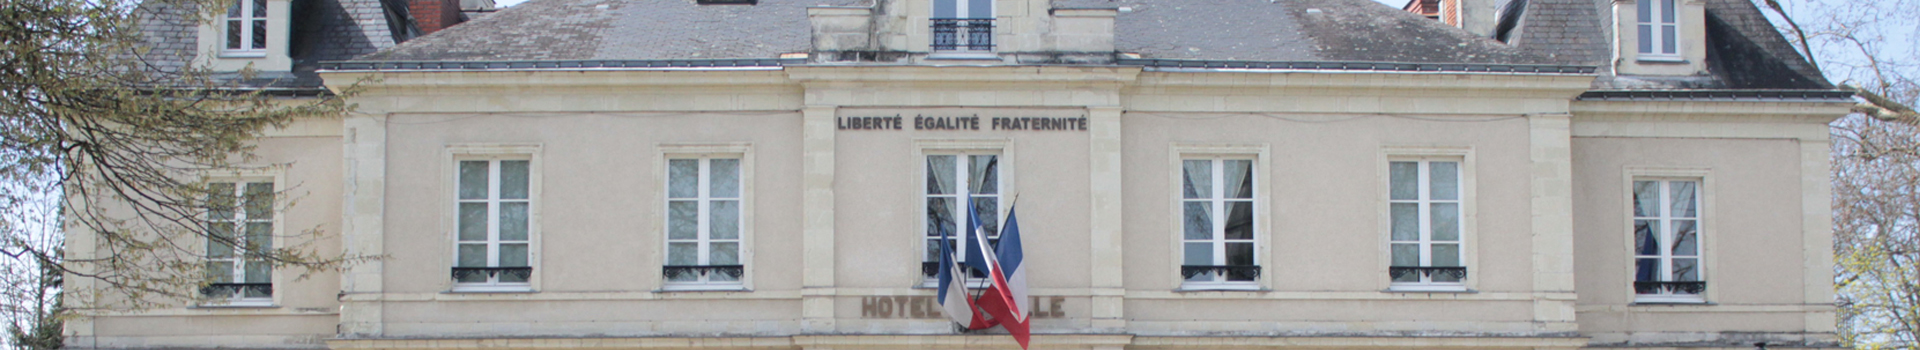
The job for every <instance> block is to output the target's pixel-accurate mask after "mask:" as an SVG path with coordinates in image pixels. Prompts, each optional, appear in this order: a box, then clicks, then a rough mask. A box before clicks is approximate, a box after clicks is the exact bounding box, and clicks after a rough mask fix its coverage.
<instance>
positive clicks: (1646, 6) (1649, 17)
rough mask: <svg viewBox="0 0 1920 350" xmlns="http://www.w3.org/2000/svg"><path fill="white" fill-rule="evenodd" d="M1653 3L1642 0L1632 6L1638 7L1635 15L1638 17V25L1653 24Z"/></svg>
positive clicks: (1649, 0) (1648, 0)
mask: <svg viewBox="0 0 1920 350" xmlns="http://www.w3.org/2000/svg"><path fill="white" fill-rule="evenodd" d="M1653 1H1654V0H1643V1H1639V2H1638V3H1636V4H1634V5H1636V6H1638V7H1639V8H1638V10H1639V12H1637V13H1636V14H1637V15H1639V16H1638V17H1640V23H1648V22H1653Z"/></svg>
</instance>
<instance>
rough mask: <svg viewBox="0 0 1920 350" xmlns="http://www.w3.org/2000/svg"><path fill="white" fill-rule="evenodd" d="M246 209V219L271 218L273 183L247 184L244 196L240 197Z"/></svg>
mask: <svg viewBox="0 0 1920 350" xmlns="http://www.w3.org/2000/svg"><path fill="white" fill-rule="evenodd" d="M242 201H244V202H245V204H244V205H243V207H244V208H246V211H247V220H269V219H273V183H272V182H267V183H257V182H256V183H249V184H247V191H246V197H245V198H243V199H242Z"/></svg>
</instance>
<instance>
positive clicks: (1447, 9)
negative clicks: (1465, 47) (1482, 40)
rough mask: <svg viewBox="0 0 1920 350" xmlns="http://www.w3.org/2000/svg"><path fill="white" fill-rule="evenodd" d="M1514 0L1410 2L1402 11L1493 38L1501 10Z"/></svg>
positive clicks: (1424, 0)
mask: <svg viewBox="0 0 1920 350" xmlns="http://www.w3.org/2000/svg"><path fill="white" fill-rule="evenodd" d="M1508 1H1513V0H1409V1H1407V5H1406V6H1402V7H1401V8H1400V10H1402V11H1407V12H1412V13H1416V14H1419V15H1421V16H1426V17H1427V18H1432V19H1434V20H1437V21H1440V22H1441V23H1446V24H1447V25H1450V26H1454V27H1459V28H1460V29H1466V30H1467V32H1468V33H1473V34H1474V35H1478V36H1483V37H1493V30H1494V25H1495V22H1496V21H1498V20H1499V16H1500V13H1499V8H1500V6H1501V5H1503V4H1506V3H1507V2H1508Z"/></svg>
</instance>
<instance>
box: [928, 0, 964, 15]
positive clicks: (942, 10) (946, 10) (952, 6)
mask: <svg viewBox="0 0 1920 350" xmlns="http://www.w3.org/2000/svg"><path fill="white" fill-rule="evenodd" d="M959 1H960V0H933V18H960V17H959V16H960V10H959V9H960V3H959Z"/></svg>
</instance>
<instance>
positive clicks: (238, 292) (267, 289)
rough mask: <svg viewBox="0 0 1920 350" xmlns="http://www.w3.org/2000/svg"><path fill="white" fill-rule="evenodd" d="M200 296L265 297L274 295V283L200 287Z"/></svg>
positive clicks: (222, 284) (221, 284)
mask: <svg viewBox="0 0 1920 350" xmlns="http://www.w3.org/2000/svg"><path fill="white" fill-rule="evenodd" d="M200 295H203V296H206V297H208V298H231V297H234V296H240V297H264V296H272V295H273V284H272V283H214V284H209V285H207V286H206V287H200Z"/></svg>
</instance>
